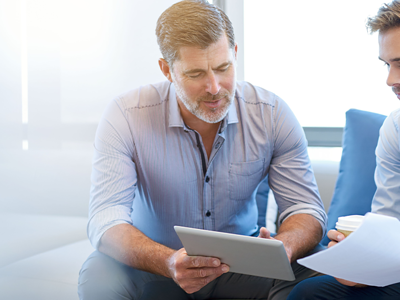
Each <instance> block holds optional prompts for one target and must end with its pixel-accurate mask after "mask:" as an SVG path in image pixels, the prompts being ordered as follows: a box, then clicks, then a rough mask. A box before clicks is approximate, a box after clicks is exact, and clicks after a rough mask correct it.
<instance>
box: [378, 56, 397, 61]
mask: <svg viewBox="0 0 400 300" xmlns="http://www.w3.org/2000/svg"><path fill="white" fill-rule="evenodd" d="M378 59H379V60H381V61H383V62H386V61H385V60H383V59H382V58H380V57H378ZM389 61H390V62H397V61H400V57H396V58H392V59H389Z"/></svg>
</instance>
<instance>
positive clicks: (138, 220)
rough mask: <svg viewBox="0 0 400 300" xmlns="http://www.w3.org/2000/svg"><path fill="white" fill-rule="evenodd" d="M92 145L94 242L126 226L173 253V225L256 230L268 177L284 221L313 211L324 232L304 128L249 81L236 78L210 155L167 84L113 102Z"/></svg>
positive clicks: (90, 225)
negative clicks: (259, 201) (114, 228)
mask: <svg viewBox="0 0 400 300" xmlns="http://www.w3.org/2000/svg"><path fill="white" fill-rule="evenodd" d="M94 150H95V151H94V158H93V170H92V188H91V198H90V208H89V223H88V235H89V238H90V240H91V242H92V245H94V246H95V247H98V245H99V241H100V239H101V236H102V235H103V234H104V232H105V231H106V230H107V229H109V228H111V227H112V226H115V225H117V224H121V223H129V224H132V225H133V226H135V227H136V228H138V229H139V230H141V231H142V232H143V233H144V234H145V235H147V236H148V237H150V238H151V239H153V240H154V241H156V242H159V243H161V244H164V245H166V246H169V247H171V248H174V249H178V248H180V247H182V244H181V242H180V240H179V238H178V236H177V235H176V233H175V231H174V229H173V226H174V225H181V226H188V227H196V228H203V229H208V230H216V231H223V232H231V233H237V234H243V235H252V234H254V233H255V232H256V231H257V230H258V227H257V217H258V211H257V205H256V200H255V196H256V192H257V188H258V186H259V184H260V183H261V182H262V181H263V179H265V178H266V176H267V175H268V174H269V176H268V181H269V185H270V187H271V189H272V190H273V191H274V195H275V199H276V201H277V204H278V207H279V211H280V222H282V221H283V220H285V219H286V218H287V217H289V216H291V215H294V214H298V213H305V214H310V215H312V216H314V217H315V218H316V219H317V220H318V221H319V222H320V224H321V227H322V229H323V232H324V233H325V227H326V214H325V211H324V208H323V204H322V202H321V200H320V197H319V193H318V188H317V185H316V182H315V179H314V174H313V171H312V169H311V164H310V160H309V158H308V154H307V141H306V139H305V136H304V132H303V129H302V128H301V126H300V125H299V123H298V122H297V120H296V118H295V116H294V115H293V113H292V111H291V110H290V109H289V107H288V106H287V104H286V103H285V102H284V101H282V100H281V99H280V98H279V97H277V96H276V95H274V94H273V93H270V92H268V91H266V90H264V89H262V88H259V87H256V86H253V85H251V84H249V83H247V82H238V83H237V87H236V94H235V99H234V101H233V104H232V105H231V107H230V108H229V111H228V115H227V116H226V117H225V119H224V120H223V121H222V122H221V125H220V128H219V131H218V133H217V135H216V137H215V140H214V144H213V149H212V152H211V155H210V157H209V158H208V157H207V155H206V151H205V148H204V145H203V142H202V140H201V136H200V135H199V134H198V133H197V132H195V131H194V130H191V129H190V128H188V127H187V126H186V125H185V123H184V122H183V119H182V117H181V114H180V111H179V106H178V103H177V100H176V96H175V89H174V85H173V84H171V83H170V82H169V81H165V82H161V83H158V84H152V85H147V86H142V87H140V88H138V89H135V90H132V91H130V92H128V93H126V94H124V95H122V96H120V97H119V98H117V99H116V100H114V101H112V102H111V103H110V105H109V106H108V107H107V109H106V111H105V113H104V115H103V117H102V119H101V121H100V123H99V126H98V129H97V133H96V138H95V143H94Z"/></svg>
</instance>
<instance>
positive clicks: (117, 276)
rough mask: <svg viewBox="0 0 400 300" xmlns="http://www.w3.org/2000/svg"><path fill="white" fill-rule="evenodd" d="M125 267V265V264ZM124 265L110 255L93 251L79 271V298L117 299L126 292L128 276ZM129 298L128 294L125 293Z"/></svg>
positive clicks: (82, 299) (90, 299)
mask: <svg viewBox="0 0 400 300" xmlns="http://www.w3.org/2000/svg"><path fill="white" fill-rule="evenodd" d="M125 267H126V268H127V266H125ZM125 273H126V272H124V265H123V264H121V263H119V262H117V261H115V260H114V259H112V258H111V257H109V256H107V255H105V254H103V253H100V252H98V251H95V252H94V253H92V254H91V255H90V256H89V258H88V259H87V260H86V262H85V263H84V264H83V266H82V268H81V271H80V272H79V281H78V294H79V299H81V300H92V299H96V300H101V299H119V298H118V297H116V295H118V294H119V295H120V296H122V295H125V294H127V290H126V288H125V287H126V285H128V279H127V278H126V277H128V275H127V274H125ZM125 296H126V297H127V298H123V299H131V297H130V295H125Z"/></svg>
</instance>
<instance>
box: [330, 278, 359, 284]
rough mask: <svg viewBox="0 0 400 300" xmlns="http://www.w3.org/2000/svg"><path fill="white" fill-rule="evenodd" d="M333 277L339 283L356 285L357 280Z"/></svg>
mask: <svg viewBox="0 0 400 300" xmlns="http://www.w3.org/2000/svg"><path fill="white" fill-rule="evenodd" d="M335 279H336V280H337V281H339V282H340V283H341V284H343V285H347V286H356V285H357V284H358V283H357V282H353V281H349V280H345V279H341V278H336V277H335Z"/></svg>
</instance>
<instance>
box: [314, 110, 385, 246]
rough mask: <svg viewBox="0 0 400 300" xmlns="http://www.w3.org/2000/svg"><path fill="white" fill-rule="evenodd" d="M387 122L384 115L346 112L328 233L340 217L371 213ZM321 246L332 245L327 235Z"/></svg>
mask: <svg viewBox="0 0 400 300" xmlns="http://www.w3.org/2000/svg"><path fill="white" fill-rule="evenodd" d="M385 119H386V116H384V115H380V114H377V113H372V112H367V111H362V110H357V109H350V110H348V111H347V112H346V126H345V129H344V133H343V142H342V145H343V152H342V157H341V160H340V169H339V175H338V179H337V181H336V186H335V191H334V193H333V197H332V201H331V205H330V208H329V211H328V228H327V229H328V230H330V229H333V228H335V225H336V222H337V220H338V218H339V217H341V216H348V215H355V214H357V215H364V214H366V213H367V212H369V211H371V202H372V198H373V197H374V194H375V191H376V185H375V181H374V172H375V167H376V157H375V148H376V145H377V143H378V138H379V129H380V128H381V126H382V124H383V121H384V120H385ZM321 243H322V244H323V245H324V246H326V245H327V244H328V243H329V239H328V237H327V236H325V237H324V238H323V239H322V242H321Z"/></svg>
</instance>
